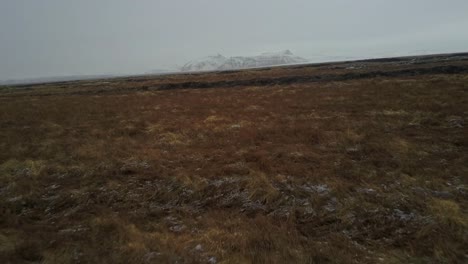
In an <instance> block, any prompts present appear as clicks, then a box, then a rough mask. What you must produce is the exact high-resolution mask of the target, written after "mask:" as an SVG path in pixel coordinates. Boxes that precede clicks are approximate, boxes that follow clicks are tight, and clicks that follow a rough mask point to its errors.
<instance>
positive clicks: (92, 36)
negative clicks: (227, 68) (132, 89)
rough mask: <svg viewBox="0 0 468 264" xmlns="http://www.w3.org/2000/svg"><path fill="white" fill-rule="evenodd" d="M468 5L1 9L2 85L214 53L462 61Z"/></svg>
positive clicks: (209, 0) (52, 0)
mask: <svg viewBox="0 0 468 264" xmlns="http://www.w3.org/2000/svg"><path fill="white" fill-rule="evenodd" d="M467 30H468V1H467V0H284V1H277V0H276V1H275V0H236V1H232V0H231V1H227V0H226V1H224V0H199V1H195V0H185V1H182V0H152V1H150V0H135V1H131V0H79V1H78V0H0V80H5V79H19V78H35V77H43V76H62V75H86V74H107V73H112V74H116V73H117V74H119V73H122V74H127V73H144V72H148V71H151V70H154V69H162V68H175V67H176V66H180V65H183V64H184V63H185V62H187V61H189V60H191V59H196V58H199V57H203V56H206V55H212V54H216V53H221V54H223V55H225V56H235V55H254V54H257V53H261V52H270V51H279V50H285V49H290V50H292V51H293V52H294V53H295V54H296V55H299V56H302V57H305V58H308V59H313V60H327V59H329V58H330V57H331V56H348V57H372V56H395V55H408V54H418V53H422V52H456V51H468V31H467Z"/></svg>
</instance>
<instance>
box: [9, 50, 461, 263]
mask: <svg viewBox="0 0 468 264" xmlns="http://www.w3.org/2000/svg"><path fill="white" fill-rule="evenodd" d="M467 127H468V53H458V54H445V55H430V56H420V57H404V58H388V59H376V60H363V61H348V62H335V63H321V64H304V65H295V66H284V67H272V68H262V69H251V70H238V71H219V72H208V73H191V74H172V75H160V76H156V75H155V76H150V75H148V76H135V77H124V78H109V79H101V80H83V81H69V82H55V83H42V84H33V85H31V84H28V85H14V86H0V183H1V184H0V262H1V263H37V262H43V263H465V262H466V261H467V260H468V251H467V248H468V211H467V210H468V129H467Z"/></svg>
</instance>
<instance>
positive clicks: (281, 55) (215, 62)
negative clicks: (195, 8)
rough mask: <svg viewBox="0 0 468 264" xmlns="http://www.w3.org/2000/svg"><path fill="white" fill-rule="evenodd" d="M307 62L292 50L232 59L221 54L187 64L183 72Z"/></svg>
mask: <svg viewBox="0 0 468 264" xmlns="http://www.w3.org/2000/svg"><path fill="white" fill-rule="evenodd" d="M305 62H307V61H306V60H305V59H303V58H301V57H297V56H294V55H293V53H292V52H291V51H290V50H284V51H280V52H275V53H262V54H261V55H258V56H249V57H242V56H238V57H230V58H226V57H224V56H223V55H221V54H217V55H215V56H209V57H206V58H204V59H199V60H194V61H191V62H188V63H187V64H185V65H184V66H183V67H182V68H181V70H182V71H220V70H236V69H246V68H259V67H269V66H278V65H287V64H298V63H305Z"/></svg>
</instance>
